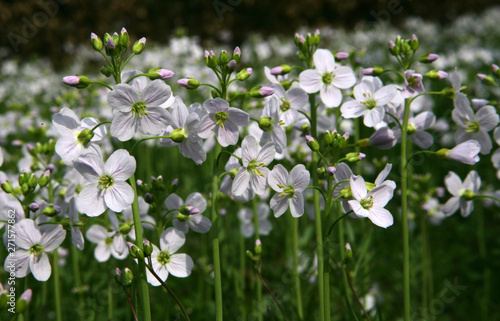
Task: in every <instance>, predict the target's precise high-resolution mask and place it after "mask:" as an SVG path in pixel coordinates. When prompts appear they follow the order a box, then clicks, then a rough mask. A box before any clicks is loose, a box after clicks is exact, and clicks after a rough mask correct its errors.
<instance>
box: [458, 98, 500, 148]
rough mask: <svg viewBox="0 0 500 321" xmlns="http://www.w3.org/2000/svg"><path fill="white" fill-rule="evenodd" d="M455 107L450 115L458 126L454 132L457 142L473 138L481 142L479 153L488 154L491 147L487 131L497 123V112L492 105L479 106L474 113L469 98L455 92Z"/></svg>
mask: <svg viewBox="0 0 500 321" xmlns="http://www.w3.org/2000/svg"><path fill="white" fill-rule="evenodd" d="M454 103H455V108H454V109H453V111H452V113H451V116H452V118H453V121H454V122H455V123H456V124H457V125H458V126H460V128H459V129H458V130H457V132H456V133H455V140H456V141H457V143H463V142H465V141H467V140H470V139H474V140H477V141H478V142H479V144H481V154H483V155H485V154H488V153H489V152H490V150H491V148H492V144H491V139H490V136H489V135H488V132H489V131H491V130H493V128H495V127H496V126H497V125H498V120H499V117H498V114H497V112H496V110H495V108H494V107H492V106H484V107H481V108H480V109H479V110H478V111H477V113H475V114H474V111H473V110H472V108H471V106H470V103H469V100H468V99H467V97H465V95H464V94H462V93H457V97H456V99H455V101H454Z"/></svg>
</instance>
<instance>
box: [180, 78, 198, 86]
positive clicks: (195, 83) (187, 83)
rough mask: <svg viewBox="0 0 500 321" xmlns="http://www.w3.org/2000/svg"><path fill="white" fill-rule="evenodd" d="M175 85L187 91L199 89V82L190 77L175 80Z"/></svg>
mask: <svg viewBox="0 0 500 321" xmlns="http://www.w3.org/2000/svg"><path fill="white" fill-rule="evenodd" d="M177 83H178V84H179V85H181V86H182V87H185V88H187V89H196V88H198V87H200V82H199V81H198V80H196V79H194V78H191V77H188V78H183V79H179V80H177Z"/></svg>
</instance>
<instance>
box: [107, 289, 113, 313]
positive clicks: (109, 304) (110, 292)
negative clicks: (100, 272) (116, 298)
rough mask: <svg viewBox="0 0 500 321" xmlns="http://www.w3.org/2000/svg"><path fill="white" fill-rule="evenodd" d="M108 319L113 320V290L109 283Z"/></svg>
mask: <svg viewBox="0 0 500 321" xmlns="http://www.w3.org/2000/svg"><path fill="white" fill-rule="evenodd" d="M108 320H113V290H112V289H111V284H109V285H108Z"/></svg>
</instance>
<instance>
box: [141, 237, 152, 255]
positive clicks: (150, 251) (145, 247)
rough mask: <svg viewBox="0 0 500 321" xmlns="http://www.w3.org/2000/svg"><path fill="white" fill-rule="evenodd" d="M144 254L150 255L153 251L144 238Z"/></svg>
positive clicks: (149, 243)
mask: <svg viewBox="0 0 500 321" xmlns="http://www.w3.org/2000/svg"><path fill="white" fill-rule="evenodd" d="M143 244H144V256H150V255H151V253H153V245H152V244H151V242H149V240H144V243H143Z"/></svg>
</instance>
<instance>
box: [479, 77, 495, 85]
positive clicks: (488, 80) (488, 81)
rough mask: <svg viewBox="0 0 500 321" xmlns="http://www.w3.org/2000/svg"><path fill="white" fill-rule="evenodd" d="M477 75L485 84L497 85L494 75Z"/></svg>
mask: <svg viewBox="0 0 500 321" xmlns="http://www.w3.org/2000/svg"><path fill="white" fill-rule="evenodd" d="M476 77H477V78H479V80H481V82H482V83H483V84H485V85H488V86H495V85H496V82H495V79H493V77H491V76H489V75H485V74H476Z"/></svg>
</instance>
